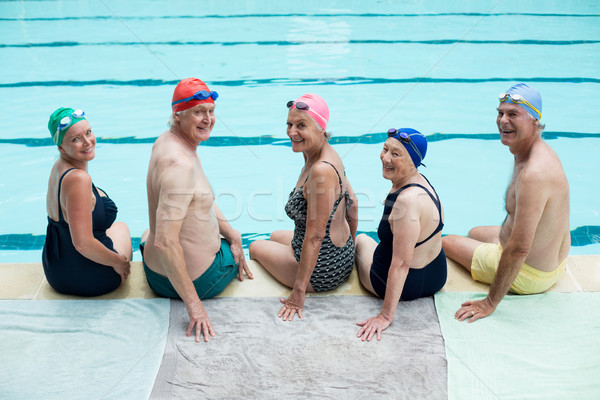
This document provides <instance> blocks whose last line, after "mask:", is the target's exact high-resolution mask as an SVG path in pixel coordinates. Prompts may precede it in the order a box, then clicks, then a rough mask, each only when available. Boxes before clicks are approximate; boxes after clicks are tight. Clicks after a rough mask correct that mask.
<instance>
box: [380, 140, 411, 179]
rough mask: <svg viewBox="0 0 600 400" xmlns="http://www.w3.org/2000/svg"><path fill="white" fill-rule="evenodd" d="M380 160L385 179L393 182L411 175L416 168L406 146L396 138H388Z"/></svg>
mask: <svg viewBox="0 0 600 400" xmlns="http://www.w3.org/2000/svg"><path fill="white" fill-rule="evenodd" d="M379 158H380V159H381V164H382V168H383V177H384V178H385V179H389V180H391V181H397V180H399V179H402V178H404V177H406V176H407V175H410V174H411V173H412V172H413V168H415V166H414V164H413V161H412V159H411V158H410V154H408V151H407V150H406V148H405V147H404V145H403V144H402V143H400V142H399V141H398V140H397V139H394V138H388V139H387V140H386V141H385V143H384V144H383V149H382V150H381V154H380V156H379Z"/></svg>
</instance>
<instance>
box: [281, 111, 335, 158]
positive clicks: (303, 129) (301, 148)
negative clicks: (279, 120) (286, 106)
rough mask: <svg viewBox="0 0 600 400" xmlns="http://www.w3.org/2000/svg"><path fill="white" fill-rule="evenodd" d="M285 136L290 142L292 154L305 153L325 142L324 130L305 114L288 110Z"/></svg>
mask: <svg viewBox="0 0 600 400" xmlns="http://www.w3.org/2000/svg"><path fill="white" fill-rule="evenodd" d="M287 135H288V136H289V138H290V140H291V141H292V150H293V151H294V152H296V153H297V152H307V151H311V150H313V149H317V148H319V147H321V146H323V144H324V143H326V142H327V139H326V138H325V130H324V129H322V128H320V127H319V126H318V125H317V124H316V123H315V121H314V120H313V119H312V118H311V117H310V116H309V115H308V114H307V113H305V112H303V111H299V110H297V109H295V108H294V109H290V111H289V112H288V119H287Z"/></svg>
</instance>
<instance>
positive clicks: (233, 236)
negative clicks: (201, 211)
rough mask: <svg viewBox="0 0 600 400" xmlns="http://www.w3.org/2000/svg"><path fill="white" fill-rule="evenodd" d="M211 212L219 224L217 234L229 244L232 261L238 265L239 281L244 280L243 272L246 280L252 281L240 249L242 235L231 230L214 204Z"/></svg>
mask: <svg viewBox="0 0 600 400" xmlns="http://www.w3.org/2000/svg"><path fill="white" fill-rule="evenodd" d="M213 211H214V213H215V215H216V217H217V221H218V224H219V233H220V234H221V235H223V237H224V238H225V240H227V242H228V243H229V247H230V249H231V254H232V255H233V259H234V260H235V262H236V263H237V264H238V279H239V280H240V281H243V280H244V275H243V273H244V272H245V273H246V276H247V277H248V278H250V279H254V275H252V271H250V268H249V267H248V264H247V263H246V258H245V257H244V250H243V248H242V235H241V234H240V232H239V231H237V230H235V229H233V228H232V226H231V225H230V224H229V222H227V219H226V218H225V216H224V215H223V213H222V212H221V210H220V209H219V207H218V206H217V204H216V203H213Z"/></svg>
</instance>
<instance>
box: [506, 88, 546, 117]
mask: <svg viewBox="0 0 600 400" xmlns="http://www.w3.org/2000/svg"><path fill="white" fill-rule="evenodd" d="M508 99H510V101H512V102H513V103H515V104H526V105H527V106H529V107H530V108H531V109H532V110H533V111H535V112H536V113H538V115H539V116H540V118H539V119H542V113H541V112H540V110H538V109H537V108H535V107H534V106H533V105H532V104H531V103H530V102H528V101H527V100H525V98H524V97H523V96H521V95H520V94H509V93H500V94H499V95H498V100H500V103H504V102H505V101H507V100H508Z"/></svg>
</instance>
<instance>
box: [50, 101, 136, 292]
mask: <svg viewBox="0 0 600 400" xmlns="http://www.w3.org/2000/svg"><path fill="white" fill-rule="evenodd" d="M48 130H49V131H50V135H51V136H52V140H53V142H54V143H55V144H56V145H57V146H58V151H59V154H60V156H59V158H58V160H57V161H56V162H55V163H54V166H53V167H52V171H51V172H50V179H49V180H48V194H47V196H46V209H47V212H48V228H47V230H46V242H45V243H44V250H43V252H42V264H43V266H44V273H45V274H46V279H47V280H48V283H49V284H50V286H52V287H53V288H54V289H55V290H56V291H57V292H60V293H63V294H72V295H77V296H99V295H102V294H105V293H108V292H111V291H112V290H114V289H116V288H117V287H118V286H119V285H120V284H121V283H122V282H123V281H124V280H125V279H127V276H128V275H129V268H130V267H129V261H130V260H131V255H132V249H131V236H130V234H129V229H128V228H127V225H125V223H123V222H116V223H115V222H114V221H115V218H116V216H117V206H116V205H115V203H114V202H113V201H112V200H111V199H110V198H109V197H108V196H107V195H106V193H105V192H104V191H102V190H100V189H97V188H96V186H95V185H94V184H93V183H92V178H91V177H90V175H89V174H88V172H87V167H88V162H90V161H92V160H93V159H94V156H95V147H96V137H95V136H94V133H93V132H92V128H91V127H90V124H89V123H88V121H87V119H86V117H85V113H84V112H83V111H82V110H73V109H72V108H63V107H61V108H59V109H57V110H56V111H54V112H53V113H52V115H51V116H50V120H49V121H48Z"/></svg>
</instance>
